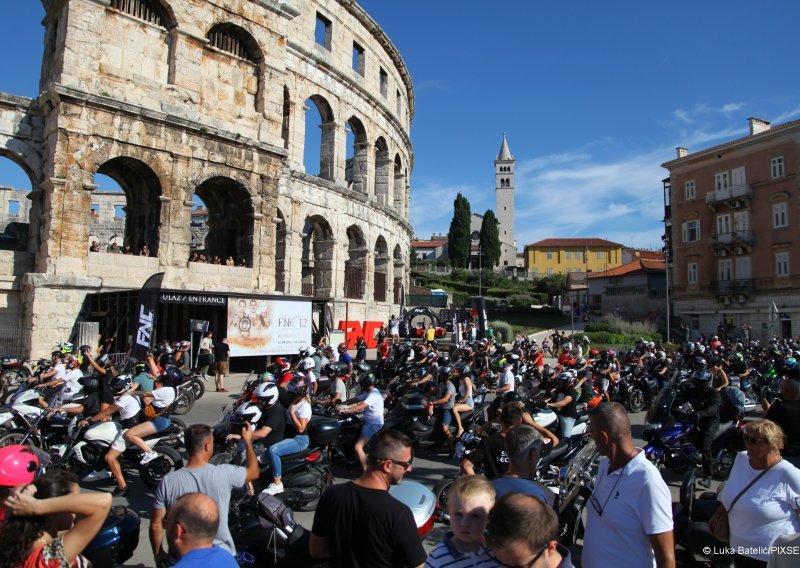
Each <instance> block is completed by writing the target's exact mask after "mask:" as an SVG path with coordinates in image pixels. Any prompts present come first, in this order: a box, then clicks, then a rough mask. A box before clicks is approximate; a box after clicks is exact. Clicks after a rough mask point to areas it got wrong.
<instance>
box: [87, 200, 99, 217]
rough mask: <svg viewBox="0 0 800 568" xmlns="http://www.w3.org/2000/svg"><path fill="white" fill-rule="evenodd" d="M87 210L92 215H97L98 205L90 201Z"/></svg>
mask: <svg viewBox="0 0 800 568" xmlns="http://www.w3.org/2000/svg"><path fill="white" fill-rule="evenodd" d="M89 212H90V213H91V214H92V217H99V216H100V205H99V204H97V203H92V206H91V207H90V208H89Z"/></svg>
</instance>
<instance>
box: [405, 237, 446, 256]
mask: <svg viewBox="0 0 800 568" xmlns="http://www.w3.org/2000/svg"><path fill="white" fill-rule="evenodd" d="M411 246H412V247H414V250H415V251H416V253H417V258H418V259H419V260H439V259H440V258H447V239H446V238H445V239H431V240H429V241H411Z"/></svg>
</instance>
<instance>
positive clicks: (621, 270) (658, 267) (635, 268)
mask: <svg viewBox="0 0 800 568" xmlns="http://www.w3.org/2000/svg"><path fill="white" fill-rule="evenodd" d="M664 270H665V268H664V261H663V260H662V261H660V262H659V261H656V260H645V259H641V258H637V259H636V260H634V261H633V262H629V263H628V264H623V265H622V266H617V267H616V268H611V269H609V270H604V271H603V272H596V273H594V274H590V275H589V276H587V278H611V277H613V276H625V275H627V274H636V273H639V272H663V271H664Z"/></svg>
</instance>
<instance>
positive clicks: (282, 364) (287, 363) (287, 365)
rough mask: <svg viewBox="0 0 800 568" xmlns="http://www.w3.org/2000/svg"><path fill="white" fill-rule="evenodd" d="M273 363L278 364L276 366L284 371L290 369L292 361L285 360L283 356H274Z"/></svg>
mask: <svg viewBox="0 0 800 568" xmlns="http://www.w3.org/2000/svg"><path fill="white" fill-rule="evenodd" d="M275 363H276V364H277V365H278V366H279V367H280V368H281V369H283V370H284V371H288V370H289V369H291V368H292V363H291V362H290V361H287V360H286V359H284V358H283V357H276V358H275Z"/></svg>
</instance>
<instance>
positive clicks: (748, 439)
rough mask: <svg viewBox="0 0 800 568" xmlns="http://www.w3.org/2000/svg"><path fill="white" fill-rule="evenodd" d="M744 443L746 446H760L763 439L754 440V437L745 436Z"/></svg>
mask: <svg viewBox="0 0 800 568" xmlns="http://www.w3.org/2000/svg"><path fill="white" fill-rule="evenodd" d="M744 441H745V443H747V444H752V445H754V446H755V445H756V444H760V443H761V442H763V441H764V438H756V437H754V436H747V435H745V436H744Z"/></svg>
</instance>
